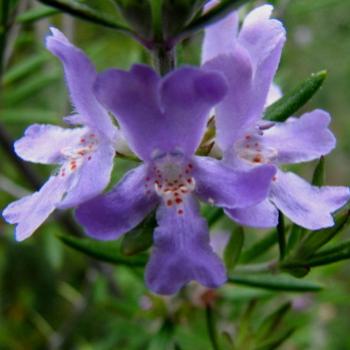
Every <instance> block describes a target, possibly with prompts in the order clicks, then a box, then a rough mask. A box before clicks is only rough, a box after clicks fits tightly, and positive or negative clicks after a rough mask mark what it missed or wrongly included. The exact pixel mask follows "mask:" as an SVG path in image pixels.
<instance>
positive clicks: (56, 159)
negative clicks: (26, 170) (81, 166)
mask: <svg viewBox="0 0 350 350" xmlns="http://www.w3.org/2000/svg"><path fill="white" fill-rule="evenodd" d="M86 130H87V129H86V128H75V129H64V128H61V127H59V126H55V125H45V124H33V125H31V126H29V127H28V128H27V129H26V131H25V133H24V136H23V137H22V138H20V139H19V140H18V141H16V142H15V144H14V147H15V151H16V153H17V154H18V155H19V156H20V157H21V158H22V159H24V160H26V161H30V162H34V163H42V164H59V163H61V162H62V160H63V155H62V153H61V151H62V150H63V149H64V148H67V147H74V146H76V145H77V144H78V143H79V141H80V138H81V136H82V135H84V133H86Z"/></svg>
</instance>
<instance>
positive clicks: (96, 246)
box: [58, 235, 147, 267]
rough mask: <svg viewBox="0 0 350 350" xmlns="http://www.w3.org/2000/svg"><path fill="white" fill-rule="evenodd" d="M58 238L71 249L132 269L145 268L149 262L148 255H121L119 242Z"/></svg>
mask: <svg viewBox="0 0 350 350" xmlns="http://www.w3.org/2000/svg"><path fill="white" fill-rule="evenodd" d="M58 238H59V239H60V240H61V241H62V242H63V243H65V244H66V245H68V246H69V247H71V248H73V249H75V250H77V251H79V252H82V253H84V254H86V255H88V256H90V257H93V258H95V259H97V260H101V261H105V262H109V263H112V264H116V265H126V266H130V267H144V266H145V265H146V262H147V255H138V256H136V257H125V256H123V255H121V254H120V253H119V251H120V243H119V242H117V241H111V242H105V241H95V240H93V239H90V238H76V237H73V236H68V235H58Z"/></svg>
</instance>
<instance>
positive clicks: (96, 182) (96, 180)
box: [59, 141, 115, 209]
mask: <svg viewBox="0 0 350 350" xmlns="http://www.w3.org/2000/svg"><path fill="white" fill-rule="evenodd" d="M114 157H115V149H114V147H113V146H112V145H111V143H110V142H106V141H105V142H102V143H101V144H99V146H98V148H97V149H96V151H95V152H93V153H91V155H90V156H89V158H90V159H89V160H86V161H85V163H84V164H83V165H82V166H81V168H80V169H79V170H78V173H77V178H76V180H75V184H73V186H72V187H71V188H70V189H69V192H68V193H67V195H66V197H65V198H64V199H63V201H62V202H61V203H60V205H59V208H61V209H65V208H71V207H75V206H77V205H78V204H80V203H84V202H86V201H87V200H89V199H91V198H93V197H95V196H97V195H98V194H100V193H101V192H102V191H103V190H104V189H105V187H106V186H107V185H108V183H109V180H110V178H111V172H112V169H113V161H114Z"/></svg>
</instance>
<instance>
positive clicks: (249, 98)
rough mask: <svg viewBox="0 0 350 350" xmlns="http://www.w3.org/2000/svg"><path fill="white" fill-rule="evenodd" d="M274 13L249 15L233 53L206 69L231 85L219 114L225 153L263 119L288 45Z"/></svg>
mask: <svg viewBox="0 0 350 350" xmlns="http://www.w3.org/2000/svg"><path fill="white" fill-rule="evenodd" d="M271 11H272V7H271V6H269V5H265V6H261V7H259V8H257V9H255V10H253V11H252V12H251V13H249V14H248V16H247V17H246V19H245V21H244V23H243V26H242V29H241V31H240V33H239V35H238V38H237V40H236V43H235V45H234V49H233V50H232V52H231V53H230V54H229V55H224V56H223V55H221V56H217V57H216V58H214V59H212V60H211V61H209V62H207V64H206V65H205V67H206V68H208V69H215V70H218V71H220V72H222V73H224V75H225V77H226V78H227V79H228V83H229V91H228V93H227V95H226V97H225V98H224V99H223V101H222V102H221V103H220V104H219V105H218V107H217V113H216V120H217V142H218V144H219V146H220V147H221V149H222V150H224V151H226V150H227V148H229V147H231V146H232V145H233V143H234V142H235V141H236V140H237V139H238V138H239V137H240V136H242V133H243V132H244V130H245V129H246V128H249V127H252V125H253V123H255V122H256V121H257V120H258V119H260V118H261V117H262V113H263V110H264V106H265V104H266V99H267V95H268V91H269V89H270V86H271V84H272V80H273V77H274V75H275V72H276V70H277V67H278V63H279V60H280V56H281V51H282V47H283V44H284V42H285V30H284V28H283V26H282V24H281V23H280V22H279V21H277V20H274V19H270V18H269V17H270V15H271ZM227 40H228V41H230V37H228V39H227Z"/></svg>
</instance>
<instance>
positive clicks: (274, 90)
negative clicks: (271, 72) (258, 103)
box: [265, 83, 283, 108]
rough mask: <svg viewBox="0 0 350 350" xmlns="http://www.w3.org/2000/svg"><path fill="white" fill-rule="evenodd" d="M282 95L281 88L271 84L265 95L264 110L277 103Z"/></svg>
mask: <svg viewBox="0 0 350 350" xmlns="http://www.w3.org/2000/svg"><path fill="white" fill-rule="evenodd" d="M282 95H283V94H282V90H281V88H280V87H279V86H278V85H277V84H275V83H272V84H271V86H270V89H269V92H268V94H267V99H266V102H265V108H266V107H269V106H270V105H272V104H273V103H275V102H276V101H278V100H279V99H280V98H281V97H282Z"/></svg>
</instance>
